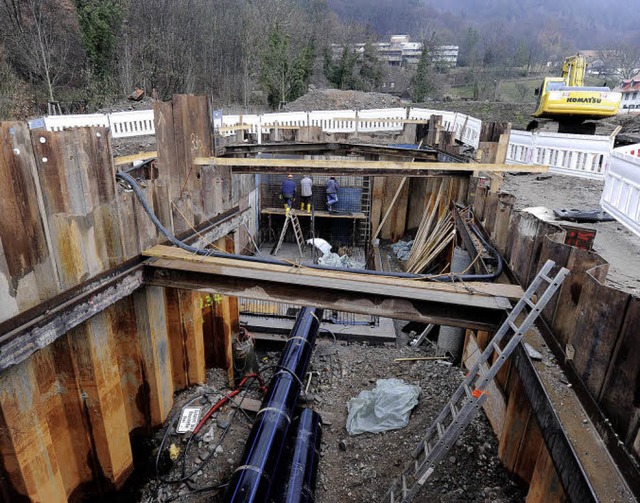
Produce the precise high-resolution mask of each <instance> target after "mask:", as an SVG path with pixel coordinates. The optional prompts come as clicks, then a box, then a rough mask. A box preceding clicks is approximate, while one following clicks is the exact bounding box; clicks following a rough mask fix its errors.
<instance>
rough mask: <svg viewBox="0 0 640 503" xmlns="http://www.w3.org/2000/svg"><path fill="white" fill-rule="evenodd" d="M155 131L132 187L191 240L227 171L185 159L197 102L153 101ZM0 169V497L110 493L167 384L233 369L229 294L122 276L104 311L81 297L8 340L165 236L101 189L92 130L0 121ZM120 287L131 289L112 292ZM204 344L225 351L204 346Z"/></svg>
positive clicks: (109, 169) (99, 135)
mask: <svg viewBox="0 0 640 503" xmlns="http://www.w3.org/2000/svg"><path fill="white" fill-rule="evenodd" d="M156 131H157V134H158V145H159V153H158V155H159V157H158V161H157V164H158V168H159V170H158V173H159V176H158V178H157V179H152V180H145V181H144V185H145V188H144V191H145V195H146V196H147V199H148V200H149V201H151V202H152V204H153V209H154V212H155V213H156V214H157V215H158V216H159V218H160V219H161V221H162V222H163V223H164V224H165V225H166V226H167V227H168V228H169V229H171V231H172V232H174V233H175V234H181V233H182V234H184V233H186V234H193V233H194V227H197V226H198V225H200V224H202V225H205V224H206V223H207V222H208V221H209V219H212V218H214V217H215V216H216V215H218V214H221V213H223V212H224V211H227V210H230V209H231V208H232V207H233V206H234V205H233V204H232V203H233V202H232V198H231V171H230V168H225V167H222V168H214V167H203V168H200V167H194V166H193V165H192V163H191V159H192V158H194V157H197V156H210V155H213V141H212V128H211V124H210V114H209V107H208V102H207V99H206V98H205V97H193V96H176V97H175V98H174V101H173V102H172V103H157V104H156ZM0 177H1V179H2V183H0V501H1V502H3V503H9V502H14V501H46V502H65V501H76V500H78V499H79V498H82V497H84V496H86V495H90V494H97V493H108V492H110V491H114V490H117V489H119V488H120V487H122V485H123V484H124V482H125V480H126V479H127V477H128V476H129V475H130V474H131V472H132V470H133V469H134V464H133V453H132V442H131V437H134V436H139V435H147V434H149V433H150V432H151V430H152V428H154V427H157V426H159V425H160V424H162V422H163V421H164V420H165V419H166V417H167V414H168V413H169V411H170V409H171V407H172V405H173V393H174V391H175V390H178V389H180V388H183V387H186V386H189V385H192V384H196V383H200V382H203V381H204V380H205V378H206V374H205V369H206V366H205V361H207V363H208V364H210V365H217V366H222V367H224V368H227V369H228V371H229V373H230V377H232V371H233V367H232V361H231V359H230V355H229V354H228V353H229V352H228V351H227V350H226V348H227V346H228V347H230V341H231V336H232V331H233V329H234V327H235V326H236V325H237V319H238V310H237V302H235V299H229V298H227V297H223V296H215V302H212V301H211V299H212V295H206V294H202V293H199V292H191V291H185V290H179V289H169V288H167V289H165V288H158V287H141V285H142V282H141V281H140V279H141V276H140V275H138V276H136V275H135V274H134V275H132V276H130V278H134V279H135V278H138V283H136V282H135V281H134V282H131V281H128V280H127V281H128V283H127V282H125V283H122V282H120V283H118V282H116V283H114V286H112V287H111V288H109V289H106V290H104V291H103V292H102V293H101V294H100V295H101V297H100V299H101V302H104V303H105V306H108V307H106V308H104V307H101V308H100V310H99V311H98V312H97V314H96V311H93V308H92V306H91V304H90V303H91V302H94V300H95V299H94V300H91V297H89V301H87V302H88V303H87V304H86V305H84V307H83V305H82V304H81V305H80V307H81V309H79V310H78V311H77V312H75V311H74V314H73V316H70V315H69V314H65V315H64V316H63V317H61V318H58V319H56V320H55V323H49V324H46V325H42V326H41V327H40V328H38V329H37V330H31V331H28V330H27V331H26V332H21V333H20V334H19V335H18V336H16V337H14V336H12V333H13V331H14V330H15V329H16V327H21V326H25V323H28V322H30V320H32V319H38V318H43V317H45V318H46V316H47V315H48V313H49V311H48V310H49V309H50V308H54V307H55V306H56V302H57V300H56V299H58V298H59V297H60V298H62V297H64V298H65V299H67V298H68V295H69V293H68V292H72V291H73V289H77V288H80V291H81V292H85V291H86V288H87V286H85V285H88V284H89V283H90V281H93V278H95V277H99V276H100V275H102V274H107V273H109V271H112V270H115V269H117V268H119V267H123V266H125V265H126V264H129V263H131V262H130V259H132V258H134V257H138V256H139V255H140V253H141V251H142V250H144V249H146V248H147V247H149V246H152V245H155V244H158V243H159V242H161V241H162V240H164V238H163V237H162V238H161V237H160V236H159V235H158V233H157V231H156V229H155V227H154V226H153V224H152V223H151V222H150V220H149V218H148V216H147V214H146V213H145V212H144V210H143V209H142V207H141V205H140V204H139V203H138V201H137V200H136V198H135V195H134V194H133V193H132V192H131V191H129V190H127V189H126V187H124V186H122V185H119V184H117V183H116V181H115V167H114V163H113V158H112V150H111V139H110V133H109V131H108V130H107V129H104V128H78V129H74V130H69V131H63V132H47V131H42V130H34V131H29V130H28V128H27V126H26V124H22V123H17V122H3V123H0ZM246 182H247V183H245V184H244V186H243V193H242V194H239V195H240V196H241V198H242V204H244V205H245V206H248V204H249V203H248V201H249V199H250V198H249V197H248V194H249V193H250V192H251V190H255V186H253V187H251V180H250V179H247V180H246ZM236 206H237V204H236ZM244 209H246V208H244ZM252 225H254V224H252ZM204 237H205V238H206V234H205V235H204ZM236 239H237V238H236ZM245 239H248V237H247V236H245ZM218 244H219V245H220V244H221V245H222V246H225V247H226V248H230V251H235V250H234V249H235V246H236V244H237V245H238V246H244V245H245V243H241V242H238V243H236V244H234V239H233V238H224V240H223V241H221V242H219V243H218ZM128 261H129V262H128ZM127 267H128V266H127ZM123 285H126V288H129V289H130V290H127V293H126V294H125V295H124V296H121V295H119V292H118V289H119V288H124V286H123ZM83 289H84V290H83ZM130 291H133V294H132V295H131V294H130ZM65 296H67V297H65ZM40 306H44V307H42V308H40ZM47 306H50V307H47ZM218 318H220V320H219V321H216V320H217V319H218ZM204 330H206V338H205V332H204ZM25 334H26V335H25ZM227 340H228V344H227V342H225V341H227ZM211 341H213V342H211ZM211 344H213V345H214V346H220V347H222V348H224V349H223V350H222V351H216V352H215V353H211V354H210V355H208V354H207V351H208V349H207V348H208V347H209V346H211ZM18 348H19V351H17V349H18Z"/></svg>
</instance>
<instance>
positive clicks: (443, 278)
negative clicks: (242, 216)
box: [116, 171, 502, 283]
mask: <svg viewBox="0 0 640 503" xmlns="http://www.w3.org/2000/svg"><path fill="white" fill-rule="evenodd" d="M116 178H118V179H120V180H122V181H124V182H126V183H127V184H129V186H130V187H131V189H132V190H133V192H134V193H135V194H136V197H137V198H138V200H139V201H140V204H142V207H143V208H144V210H145V211H146V213H147V215H149V218H151V221H152V222H153V224H154V225H155V226H156V228H157V229H158V230H159V231H160V232H161V233H162V234H163V235H164V236H165V237H166V238H167V239H168V240H169V241H170V242H171V243H172V244H173V245H175V246H177V247H178V248H181V249H183V250H185V251H188V252H189V253H193V254H195V255H202V256H205V257H218V258H232V259H235V260H242V261H244V262H253V263H262V264H271V265H286V266H292V264H291V263H290V262H286V261H283V260H278V259H275V258H267V257H251V256H247V255H237V254H234V253H226V252H218V251H215V250H211V249H209V250H207V249H201V248H195V247H193V246H190V245H188V244H186V243H184V242H183V241H181V240H179V239H178V238H176V237H175V236H174V235H173V234H171V233H170V232H169V230H168V229H167V228H166V227H165V226H164V225H162V222H160V220H159V219H158V217H157V216H156V215H155V213H154V212H153V209H152V208H151V207H150V206H149V203H148V201H147V199H146V197H145V195H144V193H143V192H142V190H141V189H140V187H139V185H138V183H137V182H136V181H135V179H134V178H133V177H131V176H130V175H129V174H127V173H124V172H122V171H121V172H118V173H116ZM470 227H471V229H472V230H473V232H474V233H475V234H476V235H477V236H478V239H480V241H481V242H482V243H483V245H484V246H485V248H486V249H487V251H489V252H491V253H492V254H493V255H495V257H496V260H497V262H498V267H497V268H496V269H497V270H496V272H494V273H492V274H466V275H460V276H455V275H439V276H430V275H427V274H412V273H406V272H386V271H372V270H368V269H353V270H349V272H351V273H353V274H362V275H369V276H382V277H393V278H405V279H421V280H427V281H439V282H451V283H454V282H456V281H469V282H470V281H491V280H494V279H496V278H497V277H498V276H500V274H502V257H500V254H498V253H497V252H496V251H495V249H494V248H493V247H491V246H490V245H489V244H488V243H487V242H486V240H485V239H484V237H483V236H482V235H481V234H480V233H479V231H478V230H477V228H476V227H475V226H474V225H473V224H470ZM296 266H298V267H300V264H296ZM303 267H306V268H309V269H317V270H322V271H340V272H344V271H345V269H343V268H340V267H331V266H326V265H317V264H313V265H312V264H309V265H304V266H303Z"/></svg>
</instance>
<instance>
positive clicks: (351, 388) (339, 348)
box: [135, 322, 525, 503]
mask: <svg viewBox="0 0 640 503" xmlns="http://www.w3.org/2000/svg"><path fill="white" fill-rule="evenodd" d="M404 324H405V323H404V322H402V323H396V326H397V327H398V328H399V327H400V326H402V325H404ZM400 339H403V340H405V341H406V340H407V336H406V334H405V336H404V337H400ZM434 354H435V350H434V349H433V347H432V345H431V344H430V343H428V342H425V343H424V344H423V347H421V348H418V349H414V348H410V347H408V346H406V345H405V346H403V347H402V348H401V349H398V348H396V347H395V345H385V346H369V345H366V344H361V343H357V344H347V343H346V342H335V340H334V339H332V338H328V337H327V334H322V337H321V338H320V339H319V340H318V343H317V345H316V349H315V351H314V354H313V358H312V362H311V366H310V368H309V370H310V371H314V372H318V374H317V375H314V376H313V379H312V381H311V384H310V386H309V392H308V396H307V398H306V401H307V403H308V406H309V407H311V408H313V409H315V410H317V411H318V412H319V413H320V414H321V416H323V420H324V422H325V423H326V424H325V425H324V427H323V439H322V448H321V458H320V465H319V477H318V485H317V490H316V501H317V502H318V503H335V502H338V501H339V502H369V501H378V500H379V499H380V498H381V497H382V496H383V494H384V492H385V491H386V490H387V488H388V487H389V485H390V484H391V482H392V480H393V478H394V477H396V476H398V475H399V474H400V473H401V471H402V467H403V466H404V463H405V462H406V461H407V460H408V459H409V457H410V454H411V451H412V450H413V448H414V447H415V445H416V444H417V443H418V441H419V440H420V438H421V437H422V435H424V432H425V431H426V429H427V428H428V427H429V426H430V425H431V422H432V421H433V420H434V418H435V417H436V416H437V414H438V413H439V412H440V409H441V408H442V407H443V406H444V405H445V404H446V403H447V401H448V399H449V397H450V396H451V394H452V393H453V391H454V390H455V388H456V387H457V385H458V384H459V382H460V381H461V380H462V379H463V377H464V372H463V370H462V369H461V368H459V367H456V366H450V365H447V364H446V363H442V362H439V361H426V362H425V361H419V362H395V361H394V358H397V357H413V356H426V355H434ZM279 356H280V355H279V352H278V351H270V352H267V353H265V352H259V357H260V360H259V361H260V364H261V365H262V366H268V365H272V364H276V363H277V362H278V359H279ZM266 375H269V372H266ZM208 377H209V380H208V383H207V385H206V386H198V387H195V388H193V389H190V390H186V391H183V392H181V393H179V394H178V396H177V397H176V406H175V407H174V411H173V413H177V411H178V410H179V409H180V408H181V407H182V405H184V404H185V403H186V402H187V401H189V400H191V399H192V398H194V397H196V396H197V395H199V394H201V393H203V392H213V393H217V396H220V393H225V392H227V391H228V389H226V387H225V380H224V375H223V374H222V372H221V371H217V370H215V371H210V372H209V375H208ZM390 377H396V378H400V379H403V380H404V381H406V382H407V383H409V384H414V385H417V386H419V387H420V389H421V395H420V399H419V403H418V405H417V406H416V408H415V409H414V410H413V413H412V415H411V419H410V421H409V425H408V426H407V427H406V428H403V429H400V430H396V431H390V432H386V433H380V434H367V433H365V434H362V435H357V436H353V437H352V436H349V434H348V433H347V431H346V429H345V424H346V417H347V402H348V401H349V400H350V399H351V398H353V397H355V396H357V395H358V393H360V391H362V390H366V389H372V388H374V387H375V382H376V380H377V379H382V378H390ZM305 383H306V379H305ZM251 396H253V397H254V398H257V397H258V396H259V393H258V392H257V391H254V392H252V393H251ZM234 410H235V409H234V408H232V407H225V408H224V409H223V410H222V411H221V412H220V413H219V414H217V415H216V416H215V417H214V418H213V419H212V420H210V421H209V423H208V424H207V426H205V428H204V429H203V431H204V432H212V433H209V436H210V437H212V438H213V440H207V439H203V438H199V439H197V440H196V441H194V442H193V445H192V447H191V448H190V450H189V452H188V455H187V458H186V459H187V461H186V466H187V469H186V471H187V472H189V471H194V470H195V472H196V474H195V475H194V477H193V478H192V482H191V483H190V485H191V488H190V487H188V486H187V485H186V484H163V483H161V482H160V481H159V480H158V479H157V477H155V475H153V473H152V476H151V478H150V480H148V482H147V483H146V484H145V485H144V487H143V489H142V495H141V496H140V497H139V498H138V499H136V500H135V501H138V502H140V503H151V502H168V501H181V502H187V503H188V502H204V501H221V499H222V492H221V491H206V492H193V489H196V490H197V489H198V488H205V487H207V486H215V485H217V484H220V483H224V482H226V481H228V479H229V478H230V476H231V474H232V472H233V470H234V469H235V467H236V466H237V464H238V463H239V461H240V457H241V455H242V450H243V447H244V442H245V440H246V438H247V435H248V432H249V428H250V422H249V420H248V419H247V418H246V417H245V416H244V414H243V413H236V414H235V416H233V411H234ZM225 428H229V431H228V434H227V435H226V437H225V438H224V439H223V441H222V442H221V444H220V447H218V454H214V456H212V457H211V458H210V459H209V460H208V461H206V462H203V459H206V458H207V453H208V452H211V451H212V450H213V451H214V452H215V449H216V444H217V443H218V441H219V439H220V437H221V435H222V433H223V432H224V431H227V430H226V429H225ZM164 431H165V430H164V428H163V429H162V430H161V431H159V432H158V433H157V435H156V436H155V437H154V438H153V439H152V443H153V448H154V449H155V451H154V454H155V453H156V452H157V449H158V446H159V443H160V441H161V438H162V435H163V434H164ZM183 437H184V439H186V438H188V434H187V435H184V436H183ZM184 439H182V440H181V439H180V438H178V437H176V436H172V437H171V440H170V443H174V444H176V445H177V446H180V447H181V448H182V449H184V446H185V445H186V444H185V442H184ZM161 464H162V465H163V466H165V469H166V468H167V467H170V466H171V462H170V461H169V459H168V456H167V454H163V455H161ZM200 465H203V466H200ZM180 473H181V469H180V466H177V467H174V468H173V470H172V471H170V472H169V473H165V474H164V477H175V476H176V475H179V474H180ZM524 496H525V492H524V491H523V490H522V489H521V488H519V487H518V486H517V485H516V483H515V482H513V481H512V480H510V478H509V476H508V475H507V473H506V471H505V469H504V468H503V467H502V465H501V464H500V461H499V460H498V458H497V441H496V438H495V436H494V434H493V431H492V429H491V426H490V425H489V423H488V421H487V419H486V417H485V416H484V414H480V415H479V416H477V417H476V418H475V419H474V420H473V422H472V423H471V424H470V425H469V427H468V428H467V429H466V431H465V432H464V434H463V435H462V437H461V438H460V440H459V441H458V442H457V444H456V445H455V447H454V448H453V449H452V450H451V452H449V453H448V455H447V456H446V458H445V460H444V461H443V462H442V463H441V465H440V466H438V468H437V469H436V472H435V473H434V474H433V475H432V477H431V478H430V480H429V481H428V482H427V484H426V485H425V487H424V488H423V490H422V492H421V493H420V494H419V496H418V497H417V498H416V499H415V500H414V501H416V502H424V503H426V502H430V503H431V502H467V501H468V502H478V503H479V502H487V503H488V502H500V501H502V502H507V501H509V502H511V501H514V502H519V501H524Z"/></svg>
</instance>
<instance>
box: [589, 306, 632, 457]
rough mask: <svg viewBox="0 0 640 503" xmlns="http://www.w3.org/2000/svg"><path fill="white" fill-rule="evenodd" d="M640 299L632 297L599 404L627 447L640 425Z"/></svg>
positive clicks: (629, 446)
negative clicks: (639, 349)
mask: <svg viewBox="0 0 640 503" xmlns="http://www.w3.org/2000/svg"><path fill="white" fill-rule="evenodd" d="M638 327H640V299H638V298H637V297H630V299H629V305H628V307H627V312H626V315H625V319H624V323H623V324H622V329H621V331H620V337H619V338H618V342H617V344H616V346H615V348H614V351H613V354H612V357H611V360H610V362H609V368H608V370H607V376H606V379H605V383H604V386H603V387H602V391H601V393H600V397H599V401H600V405H601V406H602V408H603V409H604V410H605V412H606V413H607V417H609V418H610V419H611V421H612V423H613V426H614V428H615V429H616V431H618V432H619V433H620V434H621V436H622V438H623V440H624V442H625V444H627V447H628V448H630V449H632V448H633V442H634V440H635V435H636V433H637V432H638V429H639V425H640V403H639V402H638V398H637V397H638V396H639V395H640V351H638V348H640V330H638Z"/></svg>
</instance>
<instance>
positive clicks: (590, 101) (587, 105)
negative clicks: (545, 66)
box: [533, 54, 622, 121]
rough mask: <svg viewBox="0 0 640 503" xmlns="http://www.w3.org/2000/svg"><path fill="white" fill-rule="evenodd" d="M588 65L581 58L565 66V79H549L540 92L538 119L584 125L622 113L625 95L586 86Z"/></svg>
mask: <svg viewBox="0 0 640 503" xmlns="http://www.w3.org/2000/svg"><path fill="white" fill-rule="evenodd" d="M586 66H587V65H586V61H585V59H584V57H583V56H581V55H580V54H577V55H575V56H571V57H569V58H567V59H566V60H565V61H564V63H563V65H562V77H545V79H544V80H543V82H542V86H541V87H540V88H539V89H538V90H537V91H538V92H537V93H536V96H538V107H537V109H536V111H535V112H534V114H533V116H534V117H546V118H550V119H556V120H559V121H561V120H571V121H583V120H586V119H603V118H605V117H612V116H614V115H616V114H617V113H618V109H619V107H620V102H621V101H622V95H621V94H620V93H618V92H613V91H611V89H609V88H608V87H587V86H584V74H585V71H586Z"/></svg>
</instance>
